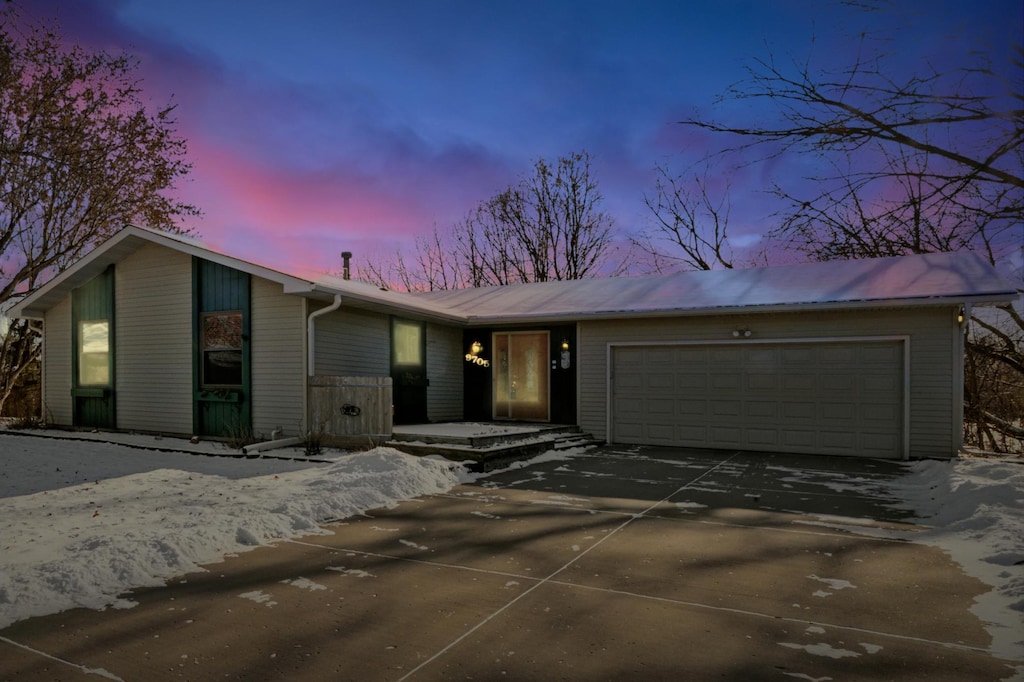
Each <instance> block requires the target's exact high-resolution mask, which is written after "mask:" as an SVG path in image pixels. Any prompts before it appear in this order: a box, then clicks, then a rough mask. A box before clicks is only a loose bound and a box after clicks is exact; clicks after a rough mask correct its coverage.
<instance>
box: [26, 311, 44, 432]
mask: <svg viewBox="0 0 1024 682" xmlns="http://www.w3.org/2000/svg"><path fill="white" fill-rule="evenodd" d="M36 325H39V326H38V327H37V326H36ZM28 328H29V329H31V330H33V331H36V332H38V333H39V423H40V424H46V368H45V367H44V366H43V362H44V358H45V357H46V334H44V333H43V329H44V326H43V321H42V320H29V321H28Z"/></svg>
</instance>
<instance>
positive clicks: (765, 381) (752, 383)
mask: <svg viewBox="0 0 1024 682" xmlns="http://www.w3.org/2000/svg"><path fill="white" fill-rule="evenodd" d="M778 387H779V375H778V374H777V373H775V374H769V373H767V372H758V371H754V372H751V373H750V374H748V375H747V388H748V389H750V390H752V391H774V390H777V389H778Z"/></svg>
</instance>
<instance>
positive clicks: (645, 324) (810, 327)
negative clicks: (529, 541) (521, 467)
mask: <svg viewBox="0 0 1024 682" xmlns="http://www.w3.org/2000/svg"><path fill="white" fill-rule="evenodd" d="M955 318H956V311H955V309H954V308H952V307H938V306H937V307H919V308H903V309H880V310H858V311H844V312H806V313H779V314H764V315H742V316H741V315H737V316H715V317H671V318H668V317H666V318H655V319H634V320H609V321H590V322H583V323H581V324H580V358H579V360H580V384H579V391H578V395H579V412H580V426H581V427H582V428H583V430H584V431H588V432H590V433H592V434H594V435H595V436H597V437H599V438H607V437H608V434H607V425H608V410H607V406H608V393H607V389H608V381H607V372H608V368H609V365H610V358H609V344H613V343H635V342H645V343H646V342H652V343H671V342H695V341H708V342H715V343H719V342H727V343H730V342H731V343H737V344H742V343H743V341H742V340H735V339H734V337H733V336H732V332H733V330H737V329H749V330H751V332H752V336H751V337H750V338H752V339H757V340H759V341H767V340H778V341H784V340H786V339H800V338H804V339H808V338H818V339H824V338H829V339H838V340H841V339H843V338H851V337H888V336H906V337H908V338H909V349H910V350H909V355H910V358H909V367H910V370H909V384H910V388H909V393H908V394H907V395H906V396H905V399H908V400H909V411H910V414H909V425H908V428H909V439H910V453H909V454H910V456H911V457H951V456H954V455H955V454H956V452H957V449H958V448H959V446H960V441H961V426H960V425H959V424H958V423H957V420H956V414H955V405H956V404H957V399H958V396H956V395H955V391H956V387H957V386H958V385H959V383H958V382H957V381H956V380H955V377H956V373H957V372H962V371H963V369H962V360H961V359H960V356H959V355H958V354H957V353H955V352H954V351H955V350H956V344H957V343H958V336H957V334H958V333H959V332H958V329H957V324H956V319H955Z"/></svg>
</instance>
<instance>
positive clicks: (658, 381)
mask: <svg viewBox="0 0 1024 682" xmlns="http://www.w3.org/2000/svg"><path fill="white" fill-rule="evenodd" d="M644 384H645V385H646V387H647V388H648V389H650V390H653V391H657V390H658V389H663V388H674V387H675V385H676V378H675V376H674V375H673V374H671V373H669V374H648V375H647V377H646V381H644Z"/></svg>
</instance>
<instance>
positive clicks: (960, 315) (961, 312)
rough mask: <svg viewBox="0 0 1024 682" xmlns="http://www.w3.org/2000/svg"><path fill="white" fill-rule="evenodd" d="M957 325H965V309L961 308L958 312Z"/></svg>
mask: <svg viewBox="0 0 1024 682" xmlns="http://www.w3.org/2000/svg"><path fill="white" fill-rule="evenodd" d="M956 323H957V324H963V323H964V309H963V308H960V309H959V310H957V311H956Z"/></svg>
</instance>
